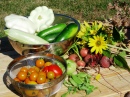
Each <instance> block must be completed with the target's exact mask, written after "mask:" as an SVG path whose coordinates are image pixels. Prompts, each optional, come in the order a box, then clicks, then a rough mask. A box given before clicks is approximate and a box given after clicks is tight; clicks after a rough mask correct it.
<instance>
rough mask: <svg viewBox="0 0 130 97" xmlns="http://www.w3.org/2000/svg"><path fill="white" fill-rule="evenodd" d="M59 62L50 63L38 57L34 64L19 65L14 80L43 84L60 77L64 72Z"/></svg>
mask: <svg viewBox="0 0 130 97" xmlns="http://www.w3.org/2000/svg"><path fill="white" fill-rule="evenodd" d="M61 65H62V64H60V66H59V65H58V64H57V62H56V63H52V62H51V61H45V60H44V59H42V58H40V59H37V60H36V61H35V66H32V67H29V66H24V67H21V68H20V70H19V72H18V73H17V75H16V77H15V78H14V80H15V81H19V82H22V83H25V84H29V83H36V84H43V83H45V82H48V81H51V80H55V79H56V78H58V77H60V76H61V75H62V74H63V73H64V72H65V68H64V67H63V66H62V68H60V67H61Z"/></svg>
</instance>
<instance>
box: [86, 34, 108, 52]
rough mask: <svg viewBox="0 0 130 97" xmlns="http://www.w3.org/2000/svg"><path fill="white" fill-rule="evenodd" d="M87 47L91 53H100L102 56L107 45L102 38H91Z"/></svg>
mask: <svg viewBox="0 0 130 97" xmlns="http://www.w3.org/2000/svg"><path fill="white" fill-rule="evenodd" d="M88 45H89V47H92V48H91V52H94V51H95V53H96V54H97V53H100V54H102V52H103V50H106V49H107V44H106V41H105V39H104V37H102V36H93V38H89V43H88Z"/></svg>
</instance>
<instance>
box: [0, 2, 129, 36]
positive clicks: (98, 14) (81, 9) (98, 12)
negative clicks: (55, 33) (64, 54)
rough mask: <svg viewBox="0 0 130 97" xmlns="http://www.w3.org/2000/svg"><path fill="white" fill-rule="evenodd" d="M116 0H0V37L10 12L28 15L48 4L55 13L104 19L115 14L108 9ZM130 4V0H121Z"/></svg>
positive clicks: (83, 18)
mask: <svg viewBox="0 0 130 97" xmlns="http://www.w3.org/2000/svg"><path fill="white" fill-rule="evenodd" d="M113 1H114V0H0V12H1V14H0V20H1V22H0V37H4V36H5V34H4V25H5V22H4V17H5V16H7V15H9V14H12V13H13V14H17V15H23V16H27V15H29V13H30V12H31V10H33V9H34V8H36V7H38V6H43V5H44V6H47V7H49V8H51V9H53V11H54V12H55V13H62V14H66V15H70V16H72V17H74V18H76V19H78V20H80V21H83V20H86V21H94V20H104V19H105V18H110V17H111V16H112V15H114V14H115V11H108V10H107V5H108V3H110V2H111V3H112V2H113ZM120 1H122V2H124V1H125V2H127V3H128V4H130V1H129V0H120Z"/></svg>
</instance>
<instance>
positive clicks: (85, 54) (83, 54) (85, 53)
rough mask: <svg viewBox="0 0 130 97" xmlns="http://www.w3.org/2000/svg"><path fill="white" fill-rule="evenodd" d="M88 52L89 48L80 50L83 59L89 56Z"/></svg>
mask: <svg viewBox="0 0 130 97" xmlns="http://www.w3.org/2000/svg"><path fill="white" fill-rule="evenodd" d="M88 51H89V49H87V48H82V49H81V50H80V55H81V56H82V57H85V56H87V54H88Z"/></svg>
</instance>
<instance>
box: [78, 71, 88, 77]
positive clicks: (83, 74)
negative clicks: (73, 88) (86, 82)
mask: <svg viewBox="0 0 130 97" xmlns="http://www.w3.org/2000/svg"><path fill="white" fill-rule="evenodd" d="M77 76H78V77H86V76H87V74H86V73H85V72H79V73H78V74H77Z"/></svg>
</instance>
